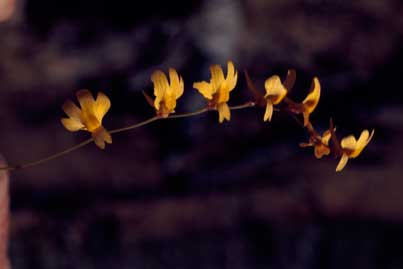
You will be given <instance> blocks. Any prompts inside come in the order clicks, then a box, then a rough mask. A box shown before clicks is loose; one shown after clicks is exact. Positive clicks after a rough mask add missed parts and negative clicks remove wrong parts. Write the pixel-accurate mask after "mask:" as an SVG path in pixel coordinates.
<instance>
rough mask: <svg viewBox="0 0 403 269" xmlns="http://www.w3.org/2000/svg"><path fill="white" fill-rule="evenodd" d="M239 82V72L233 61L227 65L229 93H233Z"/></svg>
mask: <svg viewBox="0 0 403 269" xmlns="http://www.w3.org/2000/svg"><path fill="white" fill-rule="evenodd" d="M237 80H238V72H237V71H236V70H235V67H234V63H233V62H232V61H228V63H227V78H226V82H227V87H228V91H232V90H233V89H234V88H235V86H236V82H237Z"/></svg>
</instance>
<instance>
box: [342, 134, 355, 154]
mask: <svg viewBox="0 0 403 269" xmlns="http://www.w3.org/2000/svg"><path fill="white" fill-rule="evenodd" d="M341 147H342V148H343V149H347V150H351V151H354V150H355V149H356V147H357V140H356V139H355V137H354V136H353V135H349V136H347V137H345V138H343V139H342V140H341Z"/></svg>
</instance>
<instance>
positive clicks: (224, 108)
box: [193, 61, 238, 123]
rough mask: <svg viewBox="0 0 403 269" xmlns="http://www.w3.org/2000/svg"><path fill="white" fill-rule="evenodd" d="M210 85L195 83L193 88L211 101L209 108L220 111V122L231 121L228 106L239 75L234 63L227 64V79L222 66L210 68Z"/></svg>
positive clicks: (204, 82)
mask: <svg viewBox="0 0 403 269" xmlns="http://www.w3.org/2000/svg"><path fill="white" fill-rule="evenodd" d="M210 72H211V79H210V83H208V82H206V81H202V82H195V83H193V88H195V89H197V90H198V91H199V92H200V94H201V95H203V96H204V97H205V98H206V99H207V100H209V103H208V107H209V108H214V109H217V110H218V115H219V122H220V123H222V122H223V121H224V119H226V120H228V121H229V120H230V118H231V113H230V109H229V106H228V104H227V102H228V100H229V94H230V92H231V91H232V90H233V89H234V88H235V86H236V82H237V79H238V73H237V71H236V70H235V68H234V64H233V63H232V61H228V63H227V77H226V78H224V72H223V70H222V68H221V66H220V65H217V64H216V65H212V66H210Z"/></svg>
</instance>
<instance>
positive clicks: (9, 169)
mask: <svg viewBox="0 0 403 269" xmlns="http://www.w3.org/2000/svg"><path fill="white" fill-rule="evenodd" d="M253 106H255V103H254V102H247V103H245V104H242V105H238V106H232V107H230V110H239V109H244V108H248V107H253ZM210 110H211V109H209V108H202V109H200V110H197V111H194V112H189V113H183V114H176V115H171V116H169V117H167V118H162V117H160V116H154V117H152V118H149V119H147V120H144V121H142V122H139V123H136V124H133V125H129V126H126V127H122V128H118V129H113V130H110V131H109V133H110V134H117V133H122V132H126V131H130V130H133V129H137V128H139V127H142V126H144V125H147V124H149V123H152V122H154V121H157V120H163V119H179V118H188V117H193V116H197V115H200V114H203V113H206V112H208V111H210ZM93 141H94V139H93V138H89V139H87V140H85V141H83V142H81V143H79V144H77V145H74V146H72V147H70V148H67V149H65V150H63V151H61V152H58V153H56V154H53V155H50V156H48V157H45V158H43V159H40V160H37V161H32V162H28V163H24V164H18V165H14V166H5V167H0V171H1V170H8V171H13V170H20V169H24V168H28V167H32V166H37V165H39V164H42V163H46V162H48V161H51V160H54V159H57V158H60V157H62V156H64V155H66V154H69V153H71V152H73V151H76V150H78V149H80V148H82V147H84V146H85V145H88V144H89V143H91V142H93Z"/></svg>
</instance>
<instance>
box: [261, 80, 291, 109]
mask: <svg viewBox="0 0 403 269" xmlns="http://www.w3.org/2000/svg"><path fill="white" fill-rule="evenodd" d="M264 87H265V89H266V95H265V98H270V99H271V100H272V102H273V104H274V105H277V104H279V103H280V102H281V101H282V100H283V98H284V97H285V96H286V94H287V90H286V88H285V87H284V85H283V84H282V83H281V80H280V77H279V76H277V75H276V76H271V77H269V78H268V79H266V81H265V82H264Z"/></svg>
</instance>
